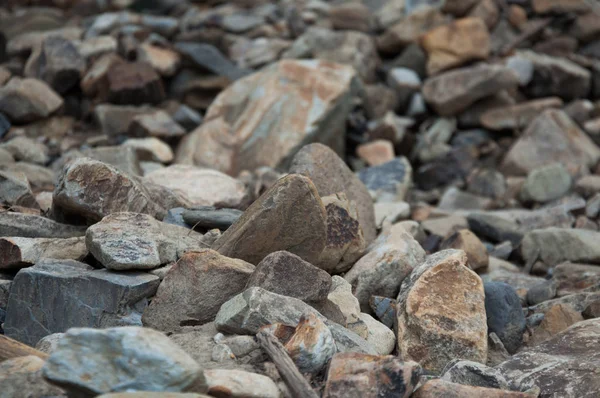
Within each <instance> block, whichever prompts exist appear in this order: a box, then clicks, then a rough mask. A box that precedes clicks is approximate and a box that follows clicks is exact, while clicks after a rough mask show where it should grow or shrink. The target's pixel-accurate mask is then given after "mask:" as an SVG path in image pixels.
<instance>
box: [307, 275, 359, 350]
mask: <svg viewBox="0 0 600 398" xmlns="http://www.w3.org/2000/svg"><path fill="white" fill-rule="evenodd" d="M315 308H317V309H318V310H319V312H320V313H321V314H323V315H324V316H326V317H327V319H329V320H331V321H333V322H336V323H339V324H340V325H342V326H344V327H345V328H347V329H349V330H352V331H354V332H355V333H356V334H358V335H359V336H361V337H363V338H365V339H366V338H367V337H368V329H367V327H366V325H365V324H364V322H361V319H360V304H359V302H358V299H357V298H356V297H354V295H353V294H352V285H351V284H350V283H348V282H347V281H346V280H345V279H344V278H342V277H341V276H337V275H335V276H333V277H332V278H331V289H330V290H329V293H328V295H327V300H326V301H325V302H323V303H318V304H317V305H315Z"/></svg>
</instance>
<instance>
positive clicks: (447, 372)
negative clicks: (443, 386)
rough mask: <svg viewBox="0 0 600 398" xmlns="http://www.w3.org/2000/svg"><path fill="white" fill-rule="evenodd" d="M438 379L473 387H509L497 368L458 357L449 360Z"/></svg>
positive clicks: (502, 388)
mask: <svg viewBox="0 0 600 398" xmlns="http://www.w3.org/2000/svg"><path fill="white" fill-rule="evenodd" d="M440 379H441V380H444V381H447V382H451V383H457V384H462V385H468V386H474V387H486V388H498V389H501V390H509V389H510V387H509V385H508V382H507V381H506V379H505V378H504V376H503V375H502V373H500V372H499V371H498V370H496V369H493V368H490V367H488V366H486V365H483V364H481V363H478V362H473V361H462V360H460V359H456V360H454V361H452V362H450V363H449V364H448V366H447V367H446V369H444V372H443V374H442V377H441V378H440Z"/></svg>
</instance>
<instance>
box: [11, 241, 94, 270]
mask: <svg viewBox="0 0 600 398" xmlns="http://www.w3.org/2000/svg"><path fill="white" fill-rule="evenodd" d="M0 253H2V255H1V256H0V269H12V268H22V267H28V266H31V265H34V264H36V263H37V262H38V261H39V260H41V259H43V258H54V259H70V260H81V259H83V258H84V257H85V256H86V255H87V254H88V250H87V248H86V247H85V240H84V239H83V237H74V238H64V239H60V238H56V239H55V238H21V237H14V238H0Z"/></svg>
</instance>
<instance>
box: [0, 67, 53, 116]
mask: <svg viewBox="0 0 600 398" xmlns="http://www.w3.org/2000/svg"><path fill="white" fill-rule="evenodd" d="M62 105H63V99H62V98H61V97H60V96H59V95H58V94H57V93H56V92H55V91H54V90H52V88H50V86H48V85H47V84H46V83H44V82H43V81H41V80H37V79H30V78H27V79H21V78H18V77H13V78H12V79H10V80H9V81H8V83H6V84H5V85H4V86H3V87H0V112H2V113H4V114H5V115H6V116H8V118H9V119H10V120H11V121H13V122H18V123H29V122H34V121H37V120H40V119H44V118H46V117H48V116H50V115H51V114H52V113H54V112H56V111H57V110H58V108H60V107H61V106H62Z"/></svg>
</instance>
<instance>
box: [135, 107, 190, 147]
mask: <svg viewBox="0 0 600 398" xmlns="http://www.w3.org/2000/svg"><path fill="white" fill-rule="evenodd" d="M127 132H128V134H129V135H131V136H134V137H148V136H149V137H158V138H164V139H167V140H168V139H173V138H177V137H181V136H183V135H185V130H184V128H183V127H181V126H180V125H179V123H177V122H176V121H175V120H173V118H172V117H171V116H170V115H169V114H168V113H167V112H165V111H163V110H155V111H146V112H139V113H138V114H134V115H132V117H131V122H130V124H128V131H127Z"/></svg>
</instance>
